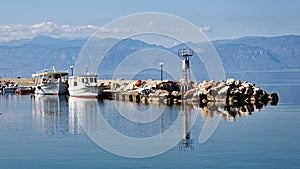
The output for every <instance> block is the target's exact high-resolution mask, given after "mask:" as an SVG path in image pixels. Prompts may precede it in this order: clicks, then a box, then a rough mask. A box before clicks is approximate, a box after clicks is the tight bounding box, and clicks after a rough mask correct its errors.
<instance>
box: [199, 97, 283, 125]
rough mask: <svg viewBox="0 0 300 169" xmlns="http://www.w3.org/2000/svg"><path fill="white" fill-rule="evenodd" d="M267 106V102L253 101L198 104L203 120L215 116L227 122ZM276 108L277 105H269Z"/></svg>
mask: <svg viewBox="0 0 300 169" xmlns="http://www.w3.org/2000/svg"><path fill="white" fill-rule="evenodd" d="M267 105H268V102H262V101H254V102H230V101H228V100H226V102H225V101H224V102H208V103H206V104H199V105H198V107H199V108H200V111H201V114H202V116H203V118H205V119H209V118H211V117H213V116H214V115H215V114H216V115H219V116H220V117H222V118H225V119H226V120H227V121H230V122H233V121H235V120H236V118H237V117H241V116H250V115H251V114H252V113H253V112H259V111H260V110H261V109H262V108H264V107H265V106H267ZM270 105H271V106H277V104H270Z"/></svg>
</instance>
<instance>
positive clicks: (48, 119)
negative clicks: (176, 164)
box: [32, 96, 266, 156]
mask: <svg viewBox="0 0 300 169" xmlns="http://www.w3.org/2000/svg"><path fill="white" fill-rule="evenodd" d="M264 106H266V105H265V104H264V103H262V102H254V103H245V102H243V103H233V102H208V103H206V104H195V103H187V102H182V103H181V105H172V106H170V105H162V104H149V105H147V104H142V103H134V102H123V101H114V100H97V99H82V98H74V97H69V98H68V97H66V96H35V97H33V99H32V119H33V128H34V129H35V130H37V131H38V132H41V133H45V134H47V135H48V136H49V137H63V136H64V135H65V134H80V133H81V132H82V131H84V133H85V134H87V135H88V136H89V137H90V139H91V140H93V141H94V142H95V143H96V144H98V145H99V144H101V147H102V148H104V149H110V148H111V147H109V146H112V145H113V147H114V148H115V149H116V150H115V151H119V150H124V147H129V148H130V147H131V146H132V147H133V149H135V151H139V150H137V149H140V148H139V146H140V142H139V141H140V139H145V138H147V139H148V138H150V139H153V140H151V142H150V144H151V143H153V146H154V147H161V146H163V145H165V143H163V142H168V143H169V142H172V141H174V143H176V144H175V145H178V147H179V151H192V150H194V144H195V143H194V138H197V137H198V135H196V136H192V135H191V129H192V127H193V125H194V123H195V121H196V119H197V116H198V114H199V113H200V114H201V117H202V119H203V120H205V121H210V120H212V119H213V118H214V117H218V118H223V119H226V120H228V121H234V120H235V119H236V117H238V116H243V115H245V116H248V115H251V114H252V112H255V111H259V110H260V109H262V108H263V107H264ZM202 122H203V121H202ZM216 125H217V123H216ZM198 126H199V127H201V126H202V125H201V124H200V125H199V124H197V126H196V127H198ZM210 132H212V133H213V131H210ZM124 136H125V137H126V138H125V140H124V141H120V139H123V138H121V137H124ZM130 139H131V140H130ZM154 139H158V140H159V141H157V142H156V141H154ZM143 141H145V140H143ZM103 144H106V145H104V146H103ZM134 144H136V145H134ZM160 144H161V145H160ZM175 145H173V146H172V147H174V146H175ZM172 147H168V149H169V148H172ZM148 149H149V148H148ZM168 149H167V148H166V150H168ZM124 151H125V150H124ZM140 151H142V150H140ZM143 151H145V150H143ZM148 151H149V150H148ZM121 153H125V154H126V153H127V154H126V155H125V156H131V155H132V154H130V153H129V152H126V151H125V152H121ZM121 153H120V154H119V155H123V154H121ZM135 153H136V152H135ZM155 153H156V152H153V154H155ZM145 156H146V155H145Z"/></svg>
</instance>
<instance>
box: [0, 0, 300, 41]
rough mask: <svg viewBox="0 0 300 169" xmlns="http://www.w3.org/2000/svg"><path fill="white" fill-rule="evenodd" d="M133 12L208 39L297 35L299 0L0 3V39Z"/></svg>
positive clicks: (39, 0)
mask: <svg viewBox="0 0 300 169" xmlns="http://www.w3.org/2000/svg"><path fill="white" fill-rule="evenodd" d="M137 12H164V13H170V14H173V15H177V16H179V17H182V18H185V19H187V20H188V21H190V22H191V23H193V24H195V25H196V26H197V27H207V28H209V29H208V31H207V32H206V35H207V36H208V37H209V38H210V39H223V38H236V37H241V36H252V35H258V36H277V35H285V34H300V20H299V19H300V1H299V0H218V1H217V0H193V1H188V0H181V1H180V0H148V1H146V0H144V1H143V0H106V1H103V0H82V1H79V0H48V1H45V0H0V18H1V19H0V25H2V29H1V27H0V31H2V32H0V34H1V33H2V34H3V36H2V37H3V38H4V34H5V36H7V37H8V36H9V33H10V34H11V32H15V31H22V30H23V29H24V27H23V28H22V29H21V28H18V29H12V27H13V25H16V24H21V25H23V26H24V25H26V26H28V25H34V24H38V23H42V22H44V21H50V22H52V23H54V24H57V25H74V26H76V25H79V26H84V25H96V26H102V25H104V24H106V23H107V22H109V21H111V20H113V19H117V18H119V17H121V16H124V15H128V14H133V13H137ZM5 25H10V27H5ZM9 31H11V32H9ZM77 33H78V32H77ZM0 36H1V35H0Z"/></svg>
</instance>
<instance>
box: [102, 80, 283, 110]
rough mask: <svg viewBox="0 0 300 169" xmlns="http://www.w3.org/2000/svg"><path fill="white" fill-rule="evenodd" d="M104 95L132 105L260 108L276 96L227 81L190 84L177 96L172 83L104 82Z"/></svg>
mask: <svg viewBox="0 0 300 169" xmlns="http://www.w3.org/2000/svg"><path fill="white" fill-rule="evenodd" d="M104 86H108V88H109V90H106V91H108V92H112V94H111V97H112V98H113V99H118V100H124V101H135V102H162V103H169V104H173V103H175V104H176V103H180V102H182V101H186V102H193V103H199V104H200V105H202V104H207V103H208V102H225V103H226V104H228V105H229V104H236V103H242V104H247V103H252V104H255V103H257V102H262V103H263V104H264V105H266V104H268V103H269V104H271V105H276V104H277V103H278V100H279V98H278V95H277V93H272V94H268V93H267V92H266V91H265V90H263V89H262V88H260V87H258V86H256V85H255V84H254V83H249V82H241V81H240V80H235V79H228V80H227V81H219V82H216V81H207V80H205V81H203V82H201V83H196V82H195V83H194V82H191V84H190V86H189V88H190V90H188V91H186V92H181V84H180V82H176V81H163V82H160V81H155V80H148V81H124V80H115V81H106V82H105V84H104Z"/></svg>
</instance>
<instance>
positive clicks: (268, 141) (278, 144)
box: [0, 72, 300, 169]
mask: <svg viewBox="0 0 300 169" xmlns="http://www.w3.org/2000/svg"><path fill="white" fill-rule="evenodd" d="M228 76H230V77H235V78H238V79H241V80H247V81H249V82H254V83H256V84H257V85H258V86H260V87H262V88H263V89H265V90H266V91H267V92H268V93H272V92H277V93H278V94H279V99H280V100H279V103H278V105H277V106H270V105H267V106H264V107H263V108H261V109H260V110H259V111H258V109H257V111H256V112H252V114H251V115H246V114H243V115H241V116H237V117H236V118H235V120H234V121H229V120H228V119H227V118H226V117H224V118H222V120H221V122H220V123H219V125H218V126H217V129H216V130H215V132H214V133H213V135H212V136H211V137H210V138H209V139H208V140H207V141H206V142H205V143H202V144H200V143H199V142H198V139H199V135H200V132H201V129H202V126H203V124H204V120H205V118H204V117H205V115H207V114H205V113H204V111H203V110H202V109H200V108H199V107H197V106H193V105H185V107H183V106H171V107H170V106H169V107H168V106H164V105H145V104H136V103H128V102H115V101H109V100H104V101H95V100H78V99H77V100H76V99H72V98H68V97H64V96H61V97H58V96H35V97H32V96H30V95H22V96H18V95H1V96H0V168H31V169H32V168H242V167H245V168H272V169H273V168H280V169H282V168H299V166H300V132H299V131H300V98H299V94H300V73H297V72H273V73H244V74H228ZM218 108H219V109H220V110H221V111H222V110H223V109H222V107H217V109H218ZM124 112H125V113H124ZM128 112H129V113H128ZM136 112H139V113H140V114H136ZM182 112H186V113H183V114H182ZM216 112H218V111H216ZM216 112H215V114H213V113H212V114H213V117H219V116H220V114H219V115H218V114H216ZM135 115H137V117H136V116H135ZM133 117H136V118H135V119H134V118H133ZM145 117H147V118H145ZM195 117H196V118H197V119H196V121H195V123H193V122H194V121H193V120H191V119H194V118H195ZM130 118H131V119H133V120H128V119H130ZM99 119H105V120H106V122H103V121H101V120H99ZM177 119H179V120H180V123H179V124H180V126H178V127H179V130H180V131H177V132H175V133H176V134H178V136H174V138H172V139H178V138H183V137H184V136H185V135H186V134H185V131H187V128H191V130H190V131H191V132H190V139H189V142H184V141H181V142H179V143H178V144H175V145H172V146H171V149H170V150H168V151H166V152H164V153H162V154H159V155H156V156H153V157H148V158H129V157H123V156H120V154H121V155H122V154H123V155H124V154H125V155H126V154H127V155H130V154H131V155H132V153H134V152H136V153H137V154H138V153H141V152H142V151H146V150H147V145H145V150H144V148H141V147H139V146H140V145H139V143H138V142H137V143H135V142H134V141H132V142H130V141H128V142H126V139H125V141H120V142H118V140H114V138H117V137H115V136H116V135H117V134H116V133H112V132H110V130H108V129H103V127H104V126H105V125H104V124H106V125H107V124H109V126H112V128H114V130H116V131H117V133H121V134H123V135H125V136H127V137H126V138H127V139H128V138H129V139H133V140H134V139H139V138H149V137H151V136H158V137H157V138H161V140H158V142H155V146H156V147H165V144H169V143H170V144H171V142H172V141H171V140H168V139H164V138H165V136H166V135H167V134H168V131H169V129H170V128H172V125H173V123H175V121H176V120H177ZM141 121H143V122H141ZM181 124H182V125H181ZM99 131H101V132H99ZM109 139H111V140H109ZM105 141H106V142H105ZM166 141H167V143H166ZM168 141H169V142H168ZM118 143H119V144H118ZM188 143H190V144H188ZM135 144H136V145H135ZM162 145H163V146H162ZM109 146H113V147H111V148H110V147H109ZM110 150H111V151H110ZM152 151H154V150H153V145H149V147H148V151H146V153H145V154H147V152H152ZM112 152H118V153H119V155H116V154H114V153H112Z"/></svg>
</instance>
